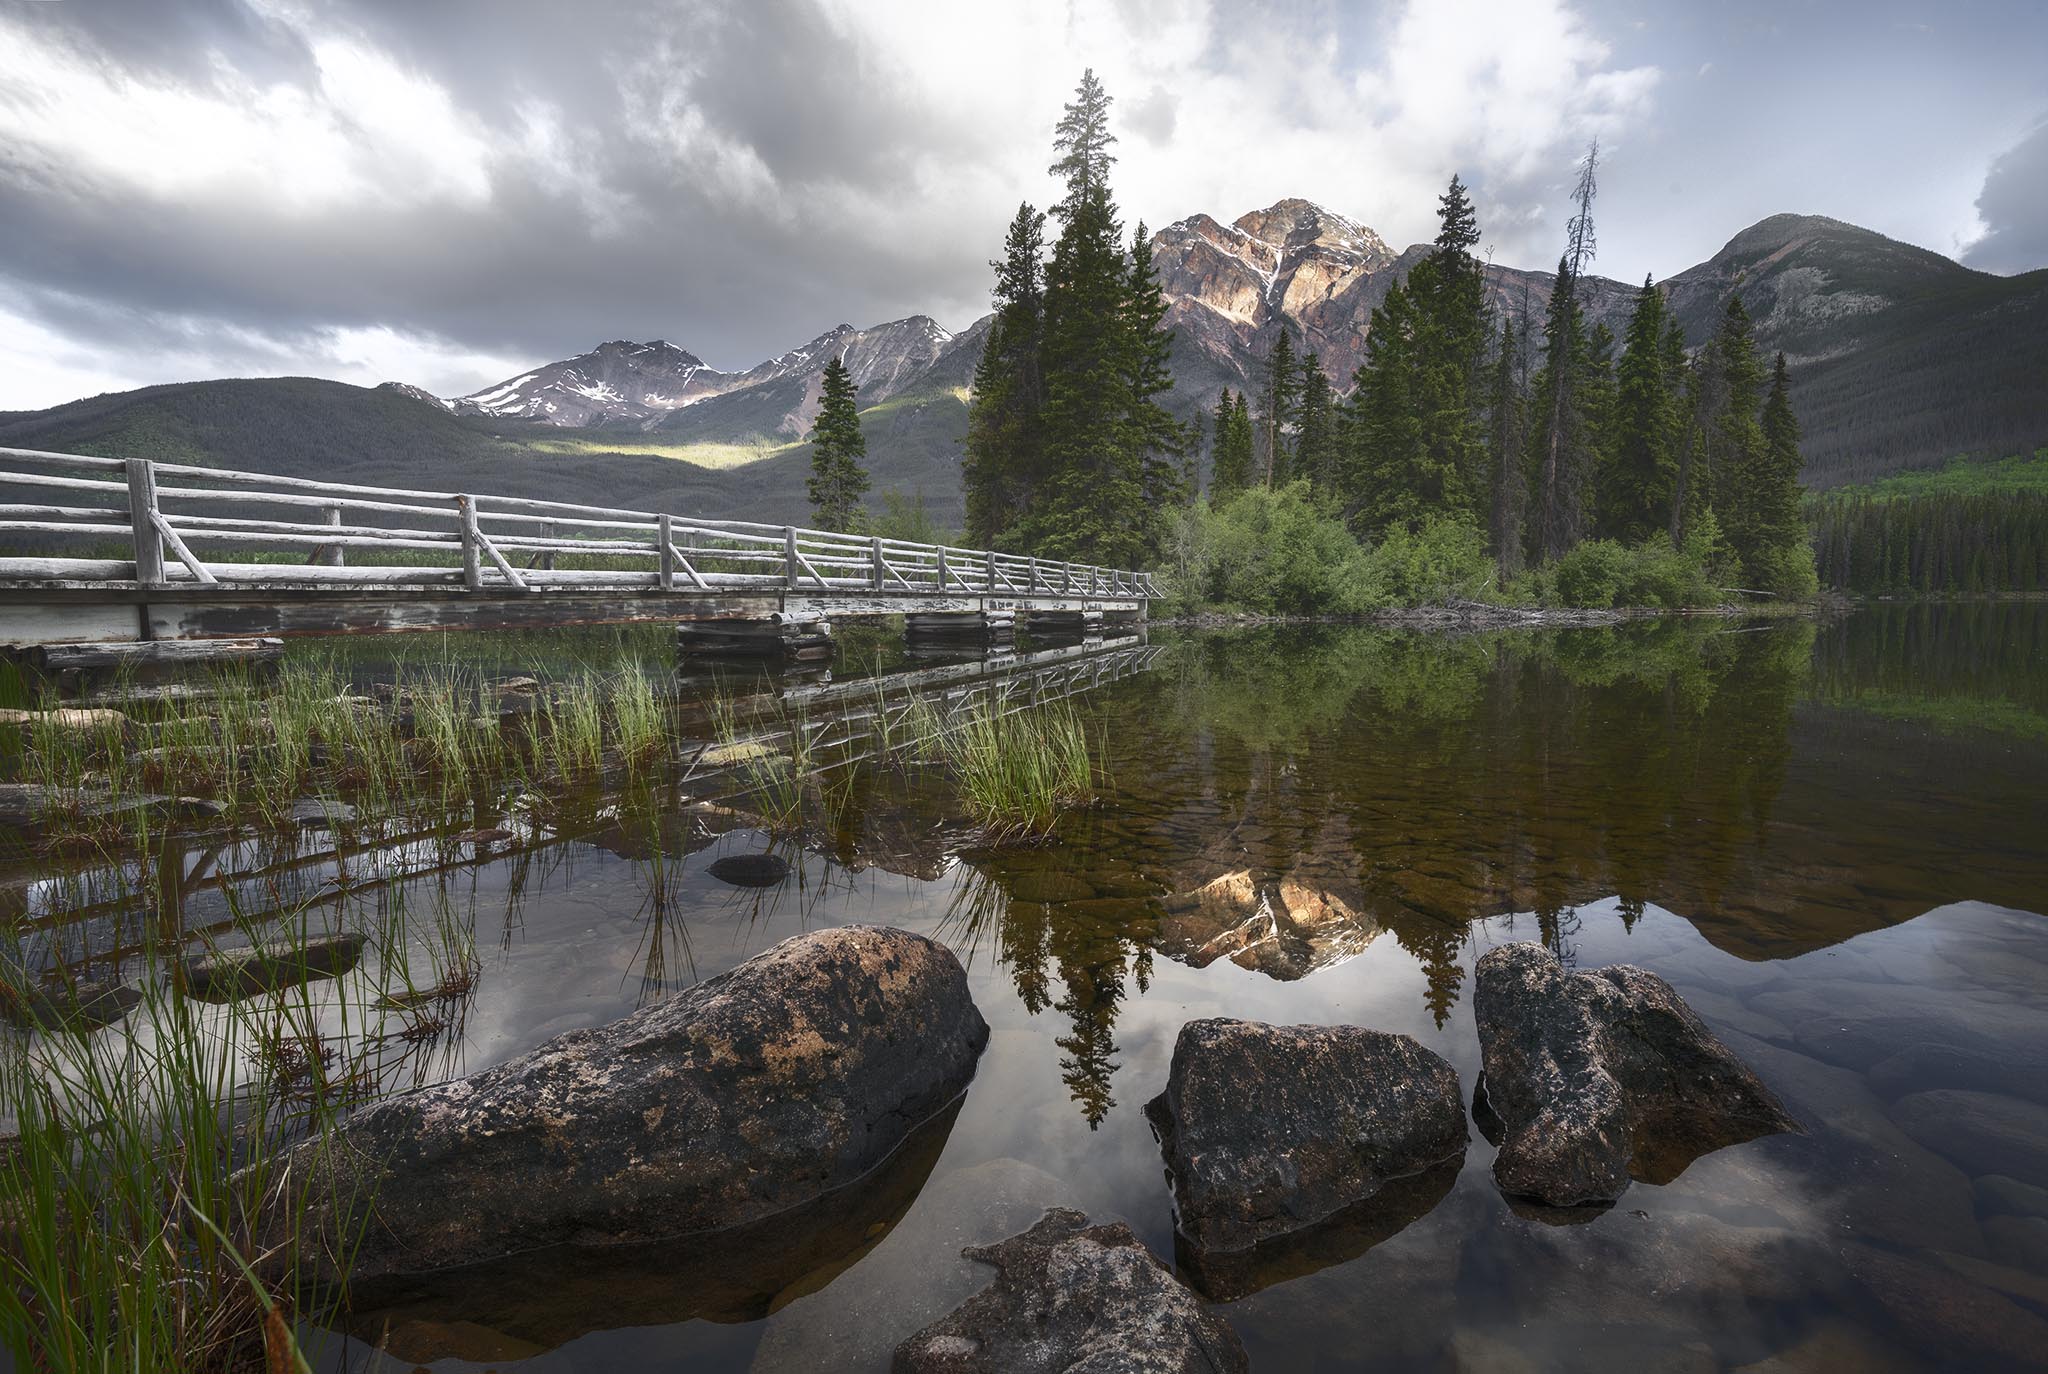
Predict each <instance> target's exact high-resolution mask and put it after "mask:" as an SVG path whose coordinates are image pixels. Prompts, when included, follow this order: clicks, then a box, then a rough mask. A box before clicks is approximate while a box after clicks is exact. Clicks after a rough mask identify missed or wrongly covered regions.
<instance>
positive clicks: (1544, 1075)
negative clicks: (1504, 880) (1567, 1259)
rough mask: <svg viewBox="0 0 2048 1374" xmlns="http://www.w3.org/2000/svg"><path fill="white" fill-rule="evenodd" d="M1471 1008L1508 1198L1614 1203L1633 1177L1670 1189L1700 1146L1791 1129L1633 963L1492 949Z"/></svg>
mask: <svg viewBox="0 0 2048 1374" xmlns="http://www.w3.org/2000/svg"><path fill="white" fill-rule="evenodd" d="M1472 1008H1473V1015H1474V1019H1475V1020H1476V1021H1477V1022H1478V1027H1479V1051H1480V1060H1481V1063H1482V1065H1483V1072H1482V1075H1481V1079H1480V1083H1481V1087H1480V1090H1479V1092H1478V1093H1477V1094H1476V1096H1477V1097H1478V1098H1479V1099H1480V1101H1479V1102H1476V1103H1475V1111H1476V1114H1477V1115H1478V1116H1479V1118H1480V1122H1481V1125H1482V1126H1489V1125H1490V1124H1497V1126H1498V1136H1499V1139H1498V1142H1497V1143H1498V1144H1499V1146H1500V1153H1499V1155H1498V1156H1496V1157H1495V1159H1494V1165H1493V1176H1494V1180H1495V1182H1497V1183H1499V1185H1500V1187H1501V1191H1502V1192H1505V1193H1507V1194H1508V1195H1509V1196H1511V1197H1518V1198H1529V1199H1533V1200H1535V1201H1537V1202H1540V1203H1542V1204H1544V1205H1546V1206H1550V1207H1578V1206H1583V1205H1587V1204H1598V1203H1611V1202H1613V1201H1614V1200H1615V1199H1617V1198H1619V1197H1620V1196H1621V1195H1622V1193H1623V1192H1625V1191H1626V1190H1627V1188H1628V1185H1629V1181H1630V1179H1631V1178H1632V1177H1633V1178H1639V1179H1641V1180H1642V1181H1644V1182H1645V1183H1668V1182H1670V1181H1671V1180H1672V1179H1674V1178H1676V1177H1678V1175H1679V1174H1680V1173H1682V1172H1684V1170H1685V1167H1686V1166H1687V1165H1688V1164H1690V1163H1692V1161H1693V1160H1695V1159H1697V1158H1698V1157H1699V1156H1701V1155H1703V1154H1707V1153H1709V1152H1711V1151H1714V1150H1718V1149H1721V1148H1722V1147H1723V1146H1727V1145H1736V1144H1740V1143H1741V1142H1743V1141H1746V1140H1754V1139H1756V1138H1757V1137H1758V1136H1764V1135H1771V1134H1775V1133H1777V1132H1779V1131H1797V1130H1799V1129H1800V1126H1799V1123H1798V1122H1797V1121H1795V1120H1793V1119H1792V1117H1791V1115H1790V1114H1789V1113H1788V1112H1786V1110H1785V1109H1784V1107H1783V1106H1782V1105H1781V1104H1780V1103H1779V1101H1778V1099H1777V1097H1776V1096H1775V1095H1773V1094H1772V1092H1771V1090H1770V1089H1769V1088H1767V1087H1765V1086H1764V1085H1763V1082H1762V1080H1760V1079H1759V1078H1757V1076H1756V1075H1755V1074H1754V1073H1752V1072H1751V1071H1750V1069H1749V1068H1748V1066H1746V1065H1745V1064H1743V1062H1742V1061H1741V1060H1739V1059H1737V1058H1736V1057H1735V1055H1734V1054H1733V1053H1732V1052H1731V1051H1730V1050H1729V1049H1728V1047H1727V1046H1725V1045H1723V1044H1722V1043H1721V1042H1720V1041H1719V1040H1718V1039H1716V1038H1715V1036H1714V1033H1713V1032H1712V1031H1710V1030H1708V1029H1707V1027H1706V1024H1705V1023H1704V1022H1702V1021H1701V1020H1700V1018H1699V1017H1698V1016H1697V1015H1695V1014H1694V1013H1693V1011H1692V1009H1691V1008H1690V1007H1688V1006H1686V1004H1685V1002H1684V1000H1683V999H1682V998H1680V997H1679V995H1678V994H1677V993H1676V992H1674V991H1672V989H1671V985H1670V984H1669V983H1667V982H1665V981H1664V980H1663V979H1662V978H1659V977H1658V976H1657V975H1656V974H1654V973H1650V972H1648V971H1646V970H1644V969H1639V968H1635V967H1633V966H1631V965H1628V964H1617V965H1615V966H1614V967H1612V968H1604V969H1598V970H1594V971H1592V972H1574V971H1572V970H1569V969H1566V968H1565V967H1564V966H1563V965H1562V964H1560V963H1559V962H1558V958H1557V956H1556V955H1555V954H1553V953H1551V952H1550V951H1549V950H1548V949H1545V948H1544V947H1543V946H1541V945H1536V944H1513V945H1503V946H1501V947H1500V948H1499V949H1496V950H1493V951H1491V952H1489V953H1488V954H1487V955H1486V956H1485V957H1484V958H1483V959H1481V960H1480V961H1479V969H1478V979H1477V988H1476V990H1475V992H1474V994H1473V1001H1472ZM1481 1105H1483V1106H1484V1107H1485V1108H1486V1109H1487V1110H1485V1111H1477V1108H1478V1107H1479V1106H1481ZM1488 1133H1489V1135H1490V1136H1491V1135H1493V1134H1495V1132H1494V1131H1493V1130H1491V1129H1489V1132H1488Z"/></svg>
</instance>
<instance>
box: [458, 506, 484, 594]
mask: <svg viewBox="0 0 2048 1374" xmlns="http://www.w3.org/2000/svg"><path fill="white" fill-rule="evenodd" d="M455 509H456V510H457V511H458V512H459V513H460V514H461V516H462V584H463V585H464V586H465V587H468V588H469V589H470V590H471V591H473V592H474V591H481V590H482V589H483V585H484V562H483V551H482V550H481V549H480V548H479V547H478V543H479V541H478V539H477V527H476V502H475V501H473V500H471V499H470V498H469V497H467V496H458V497H456V498H455Z"/></svg>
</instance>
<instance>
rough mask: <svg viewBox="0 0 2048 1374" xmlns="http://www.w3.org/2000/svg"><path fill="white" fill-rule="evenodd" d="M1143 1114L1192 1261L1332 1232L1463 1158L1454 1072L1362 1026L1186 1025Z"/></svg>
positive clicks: (1407, 1042)
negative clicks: (1155, 1138)
mask: <svg viewBox="0 0 2048 1374" xmlns="http://www.w3.org/2000/svg"><path fill="white" fill-rule="evenodd" d="M1145 1110H1146V1114H1147V1115H1148V1116H1149V1117H1150V1118H1151V1120H1152V1124H1153V1127H1154V1129H1155V1130H1156V1131H1157V1132H1158V1134H1159V1138H1160V1143H1161V1145H1162V1147H1163V1149H1164V1151H1165V1154H1166V1164H1167V1172H1168V1174H1169V1176H1170V1177H1171V1179H1172V1182H1173V1195H1174V1204H1175V1209H1176V1212H1177V1214H1178V1229H1179V1233H1180V1235H1181V1237H1182V1238H1183V1240H1184V1241H1185V1242H1186V1245H1187V1248H1188V1249H1190V1250H1191V1251H1193V1252H1194V1253H1195V1254H1196V1255H1220V1254H1223V1253H1227V1252H1235V1251H1244V1250H1248V1249H1250V1248H1251V1247H1254V1246H1257V1245H1259V1244H1261V1243H1264V1242H1270V1241H1274V1240H1277V1239H1279V1238H1281V1237H1284V1236H1287V1235H1289V1234H1291V1233H1295V1232H1299V1231H1303V1230H1305V1229H1307V1228H1310V1227H1314V1226H1316V1225H1318V1224H1319V1223H1323V1222H1326V1221H1328V1220H1330V1219H1332V1218H1334V1217H1336V1216H1337V1215H1338V1214H1339V1213H1342V1212H1344V1211H1346V1209H1349V1208H1353V1207H1356V1206H1357V1205H1358V1204H1360V1203H1362V1202H1365V1201H1366V1200H1367V1199H1369V1198H1372V1197H1373V1196H1374V1195H1376V1194H1378V1193H1379V1192H1380V1191H1381V1190H1382V1189H1383V1188H1385V1187H1386V1186H1387V1185H1388V1184H1389V1183H1390V1182H1392V1181H1394V1180H1397V1179H1402V1178H1406V1177H1409V1176H1412V1175H1416V1174H1420V1173H1423V1172H1424V1171H1426V1170H1429V1169H1431V1168H1432V1167H1433V1166H1435V1165H1438V1164H1442V1163H1444V1162H1445V1161H1447V1160H1451V1159H1454V1158H1456V1157H1458V1156H1461V1155H1462V1154H1463V1153H1464V1150H1465V1143H1466V1140H1467V1138H1468V1132H1467V1128H1466V1124H1465V1105H1464V1099H1463V1097H1462V1096H1461V1094H1460V1092H1459V1086H1458V1073H1457V1070H1456V1069H1453V1068H1452V1067H1451V1066H1450V1064H1449V1063H1448V1062H1447V1061H1445V1060H1444V1059H1443V1058H1442V1057H1441V1056H1440V1055H1437V1054H1433V1053H1431V1052H1430V1051H1429V1050H1426V1049H1424V1048H1423V1047H1422V1046H1421V1045H1420V1044H1418V1043H1416V1041H1415V1040H1413V1039H1411V1038H1410V1037H1408V1036H1405V1035H1390V1034H1388V1033H1386V1032H1384V1031H1374V1030H1366V1029H1364V1028H1362V1027H1359V1026H1269V1025H1264V1024H1261V1023H1259V1022H1255V1021H1235V1020H1229V1019H1223V1018H1214V1019H1208V1020H1201V1021H1190V1022H1188V1023H1187V1024H1186V1025H1184V1026H1182V1027H1181V1029H1180V1036H1179V1038H1178V1039H1177V1040H1176V1041H1175V1042H1174V1047H1173V1065H1172V1068H1171V1069H1170V1070H1169V1071H1168V1074H1167V1080H1166V1091H1165V1092H1163V1093H1161V1094H1160V1095H1159V1096H1158V1097H1156V1098H1154V1099H1153V1100H1152V1102H1151V1103H1150V1104H1148V1105H1147V1107H1146V1109H1145Z"/></svg>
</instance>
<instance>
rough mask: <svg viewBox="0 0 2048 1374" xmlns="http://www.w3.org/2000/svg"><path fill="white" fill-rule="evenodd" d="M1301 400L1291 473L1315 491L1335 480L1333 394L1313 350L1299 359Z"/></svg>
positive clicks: (1328, 487) (1333, 484)
mask: <svg viewBox="0 0 2048 1374" xmlns="http://www.w3.org/2000/svg"><path fill="white" fill-rule="evenodd" d="M1300 395H1301V401H1300V405H1299V408H1298V411H1297V414H1296V426H1297V430H1298V432H1297V433H1296V435H1295V440H1294V468H1293V472H1294V475H1295V476H1297V477H1306V478H1307V479H1308V480H1309V482H1310V483H1311V484H1313V485H1314V487H1315V489H1316V490H1317V491H1319V492H1331V491H1334V490H1335V488H1336V484H1337V468H1338V459H1339V455H1338V442H1337V397H1336V393H1335V392H1334V391H1333V390H1332V389H1331V387H1330V379H1329V377H1327V376H1326V375H1324V373H1323V362H1322V359H1321V358H1319V357H1317V356H1316V355H1315V354H1314V353H1313V352H1310V353H1305V354H1303V355H1302V359H1301V391H1300Z"/></svg>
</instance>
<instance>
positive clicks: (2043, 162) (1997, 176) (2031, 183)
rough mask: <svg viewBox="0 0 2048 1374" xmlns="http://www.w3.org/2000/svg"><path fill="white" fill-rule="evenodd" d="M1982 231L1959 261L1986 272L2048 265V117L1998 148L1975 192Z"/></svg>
mask: <svg viewBox="0 0 2048 1374" xmlns="http://www.w3.org/2000/svg"><path fill="white" fill-rule="evenodd" d="M1977 215H1978V218H1980V219H1982V220H1983V221H1984V226H1985V232H1984V237H1982V238H1980V239H1978V240H1977V241H1976V242H1975V243H1973V244H1971V245H1970V250H1969V252H1968V253H1967V254H1965V255H1964V257H1963V261H1964V262H1965V263H1967V264H1969V265H1970V266H1971V267H1977V268H1982V269H1983V270H1984V271H1986V272H2008V273H2009V272H2025V271H2029V270H2031V269H2033V268H2036V267H2042V266H2048V119H2044V120H2042V121H2041V122H2040V123H2039V124H2037V125H2035V126H2034V128H2033V129H2032V131H2031V132H2029V133H2028V134H2027V135H2026V136H2025V137H2024V138H2022V139H2021V140H2020V141H2019V142H2018V143H2016V144H2014V145H2013V146H2012V147H2011V148H2009V149H2007V150H2006V151H2005V152H2004V153H2002V154H2000V156H1999V158H1998V160H1997V161H1995V162H1993V163H1992V164H1991V170H1990V172H1989V173H1988V174H1986V176H1985V178H1984V189H1983V190H1982V191H1980V192H1979V193H1978V195H1977Z"/></svg>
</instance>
